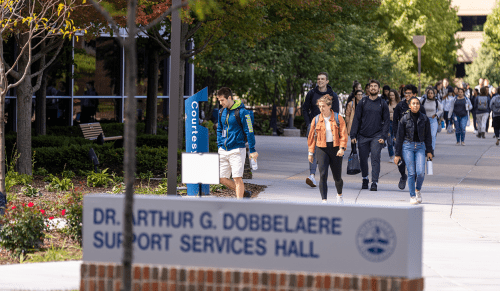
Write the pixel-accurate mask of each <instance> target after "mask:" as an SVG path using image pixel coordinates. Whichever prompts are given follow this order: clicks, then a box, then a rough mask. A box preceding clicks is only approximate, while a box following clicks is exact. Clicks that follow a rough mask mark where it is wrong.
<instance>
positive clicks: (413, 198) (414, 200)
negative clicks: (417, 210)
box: [410, 197, 418, 205]
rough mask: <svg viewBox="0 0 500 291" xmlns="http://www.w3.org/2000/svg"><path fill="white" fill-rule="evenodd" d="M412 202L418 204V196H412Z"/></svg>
mask: <svg viewBox="0 0 500 291" xmlns="http://www.w3.org/2000/svg"><path fill="white" fill-rule="evenodd" d="M410 204H412V205H415V204H418V200H417V197H411V198H410Z"/></svg>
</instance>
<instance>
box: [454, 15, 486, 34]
mask: <svg viewBox="0 0 500 291" xmlns="http://www.w3.org/2000/svg"><path fill="white" fill-rule="evenodd" d="M459 18H460V22H461V23H462V31H483V27H484V23H485V22H486V15H484V16H459Z"/></svg>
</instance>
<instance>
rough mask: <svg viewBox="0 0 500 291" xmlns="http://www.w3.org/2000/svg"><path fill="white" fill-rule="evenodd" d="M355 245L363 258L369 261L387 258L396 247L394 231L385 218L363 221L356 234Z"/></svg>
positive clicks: (379, 260) (376, 261)
mask: <svg viewBox="0 0 500 291" xmlns="http://www.w3.org/2000/svg"><path fill="white" fill-rule="evenodd" d="M356 246H357V247H358V250H359V252H360V253H361V255H362V256H363V258H365V259H367V260H368V261H370V262H375V263H378V262H382V261H385V260H387V259H388V258H389V257H390V256H391V255H392V253H393V252H394V250H395V249H396V232H395V231H394V229H393V228H392V226H391V225H390V224H389V223H388V222H387V221H385V220H382V219H378V218H374V219H370V220H367V221H365V223H363V224H362V225H361V226H360V227H359V229H358V232H357V234H356Z"/></svg>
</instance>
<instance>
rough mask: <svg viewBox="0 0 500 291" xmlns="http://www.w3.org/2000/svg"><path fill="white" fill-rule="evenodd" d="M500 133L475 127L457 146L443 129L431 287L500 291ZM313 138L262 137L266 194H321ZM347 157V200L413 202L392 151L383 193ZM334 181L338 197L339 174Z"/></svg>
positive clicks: (433, 190) (431, 216)
mask: <svg viewBox="0 0 500 291" xmlns="http://www.w3.org/2000/svg"><path fill="white" fill-rule="evenodd" d="M469 130H470V129H469ZM492 136H493V134H492V133H488V134H487V138H486V139H478V138H476V137H475V136H474V135H473V133H472V132H468V133H467V135H466V140H465V142H466V146H456V145H455V143H456V140H455V135H454V134H446V133H444V132H442V133H439V134H438V139H437V146H436V157H435V159H434V173H435V174H434V175H433V176H426V177H425V182H424V186H423V188H422V196H423V203H422V204H421V205H422V207H423V208H424V238H423V244H424V245H423V276H424V277H425V289H426V290H440V291H444V290H450V291H451V290H454V291H458V290H478V291H485V290H496V291H498V290H500V222H499V221H500V146H495V144H494V143H495V140H494V139H493V138H492ZM306 143H307V141H306V139H305V138H292V137H286V138H285V137H263V136H259V137H257V150H258V152H259V170H257V171H255V173H254V180H252V181H251V182H252V183H256V184H265V185H267V186H268V188H266V191H265V192H264V193H261V194H259V197H258V199H264V200H295V201H318V200H319V199H321V196H320V194H319V190H318V188H311V187H309V186H307V185H306V184H305V179H306V178H307V176H308V175H309V170H308V163H307V146H306ZM348 153H350V150H348V151H347V154H346V157H347V155H348ZM346 160H347V158H344V165H343V166H344V170H343V172H342V173H343V180H344V191H343V192H344V193H343V194H344V201H345V203H357V204H371V205H374V204H375V205H377V204H380V205H382V204H383V205H409V199H410V195H409V192H408V190H407V189H408V188H406V189H405V190H404V191H401V190H399V188H398V187H397V183H398V181H399V178H400V174H399V172H398V170H397V167H396V166H395V165H394V164H393V163H389V155H388V151H387V149H384V150H383V152H382V166H381V173H380V180H379V184H378V191H377V192H370V191H368V190H363V191H361V190H360V189H361V175H360V174H359V175H356V176H348V175H345V173H346V169H345V168H346V164H347V161H346ZM328 187H329V195H330V197H332V198H333V199H331V200H330V201H331V203H335V194H336V191H335V184H334V182H333V177H332V176H331V173H330V176H329V183H328Z"/></svg>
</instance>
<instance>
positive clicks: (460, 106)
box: [448, 88, 472, 146]
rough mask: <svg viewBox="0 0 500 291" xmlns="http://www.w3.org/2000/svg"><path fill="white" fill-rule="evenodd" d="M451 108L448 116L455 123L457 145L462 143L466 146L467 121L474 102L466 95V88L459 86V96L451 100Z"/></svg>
mask: <svg viewBox="0 0 500 291" xmlns="http://www.w3.org/2000/svg"><path fill="white" fill-rule="evenodd" d="M450 108H451V109H450V112H448V118H449V119H451V120H453V123H454V124H455V135H456V137H457V145H460V144H462V145H463V146H464V145H465V132H466V127H467V121H469V111H470V110H472V104H471V103H470V100H469V98H467V97H465V90H464V88H458V96H457V97H455V98H453V99H452V100H451V102H450Z"/></svg>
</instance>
